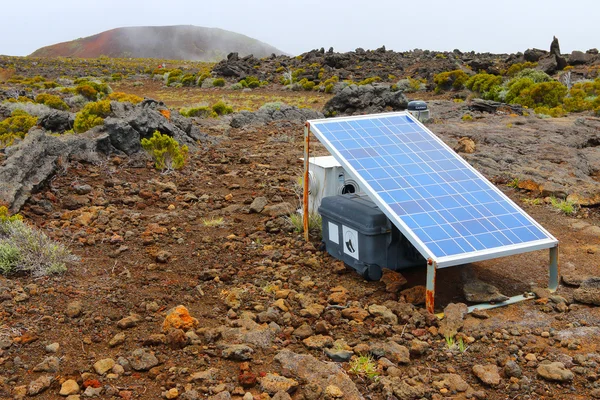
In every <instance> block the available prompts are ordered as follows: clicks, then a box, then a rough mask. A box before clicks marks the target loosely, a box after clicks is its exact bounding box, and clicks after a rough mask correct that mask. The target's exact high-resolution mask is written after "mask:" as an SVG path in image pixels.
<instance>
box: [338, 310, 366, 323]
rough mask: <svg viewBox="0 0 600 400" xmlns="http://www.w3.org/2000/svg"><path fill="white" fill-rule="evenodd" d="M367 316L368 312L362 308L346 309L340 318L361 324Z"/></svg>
mask: <svg viewBox="0 0 600 400" xmlns="http://www.w3.org/2000/svg"><path fill="white" fill-rule="evenodd" d="M368 316H369V312H368V311H367V310H365V309H363V308H358V307H348V308H345V309H343V310H342V317H344V318H347V319H351V320H354V321H356V322H363V321H364V320H365V318H367V317H368Z"/></svg>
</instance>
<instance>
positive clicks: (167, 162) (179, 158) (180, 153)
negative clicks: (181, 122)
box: [142, 131, 189, 170]
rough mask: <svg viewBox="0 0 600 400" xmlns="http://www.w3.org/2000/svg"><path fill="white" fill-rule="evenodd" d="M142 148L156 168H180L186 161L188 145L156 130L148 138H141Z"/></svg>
mask: <svg viewBox="0 0 600 400" xmlns="http://www.w3.org/2000/svg"><path fill="white" fill-rule="evenodd" d="M142 148H143V149H144V150H146V151H147V152H148V153H150V155H151V156H152V158H153V159H154V166H155V167H156V169H160V170H164V169H169V170H171V169H181V168H183V166H184V165H185V163H186V161H187V155H188V151H189V149H188V147H187V146H179V143H177V141H176V140H175V139H173V138H172V137H170V136H168V135H163V134H161V133H160V132H158V131H156V132H154V134H153V135H152V137H151V138H150V139H142Z"/></svg>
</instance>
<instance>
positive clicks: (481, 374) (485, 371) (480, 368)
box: [473, 364, 500, 386]
mask: <svg viewBox="0 0 600 400" xmlns="http://www.w3.org/2000/svg"><path fill="white" fill-rule="evenodd" d="M473 373H474V374H475V376H476V377H477V378H479V380H480V381H481V382H483V383H485V384H486V385H490V386H496V385H499V384H500V374H499V373H498V367H497V366H496V365H494V364H488V365H479V364H478V365H474V366H473Z"/></svg>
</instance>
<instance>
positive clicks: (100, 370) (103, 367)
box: [94, 358, 115, 375]
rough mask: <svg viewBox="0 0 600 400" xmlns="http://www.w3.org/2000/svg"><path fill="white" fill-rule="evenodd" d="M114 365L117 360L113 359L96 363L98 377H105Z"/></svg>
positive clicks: (95, 368) (95, 369)
mask: <svg viewBox="0 0 600 400" xmlns="http://www.w3.org/2000/svg"><path fill="white" fill-rule="evenodd" d="M114 365H115V360H113V359H112V358H105V359H103V360H99V361H96V363H94V371H96V373H97V374H98V375H104V374H105V373H107V372H108V371H110V370H111V369H112V367H113V366H114Z"/></svg>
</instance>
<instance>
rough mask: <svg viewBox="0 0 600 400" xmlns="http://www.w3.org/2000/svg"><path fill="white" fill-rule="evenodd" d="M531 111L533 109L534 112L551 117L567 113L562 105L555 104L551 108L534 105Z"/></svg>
mask: <svg viewBox="0 0 600 400" xmlns="http://www.w3.org/2000/svg"><path fill="white" fill-rule="evenodd" d="M533 111H535V113H536V114H542V115H549V116H551V117H553V118H558V117H564V116H565V115H567V112H566V111H565V109H564V108H563V107H562V106H556V107H552V108H551V107H546V106H541V107H536V108H535V109H534V110H533Z"/></svg>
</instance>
